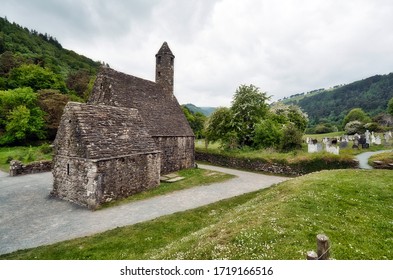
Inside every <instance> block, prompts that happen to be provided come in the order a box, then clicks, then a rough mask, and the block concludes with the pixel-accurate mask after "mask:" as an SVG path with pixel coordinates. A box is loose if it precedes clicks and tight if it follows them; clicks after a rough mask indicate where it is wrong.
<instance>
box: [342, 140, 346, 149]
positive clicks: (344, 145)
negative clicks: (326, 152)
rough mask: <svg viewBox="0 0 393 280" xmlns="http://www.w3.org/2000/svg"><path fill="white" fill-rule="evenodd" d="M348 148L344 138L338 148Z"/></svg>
mask: <svg viewBox="0 0 393 280" xmlns="http://www.w3.org/2000/svg"><path fill="white" fill-rule="evenodd" d="M345 148H348V141H346V140H344V141H341V142H340V149H345Z"/></svg>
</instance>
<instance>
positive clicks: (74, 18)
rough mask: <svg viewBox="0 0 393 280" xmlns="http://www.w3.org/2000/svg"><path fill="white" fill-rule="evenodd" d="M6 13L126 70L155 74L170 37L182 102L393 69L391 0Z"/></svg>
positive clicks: (22, 7) (145, 2) (290, 88)
mask: <svg viewBox="0 0 393 280" xmlns="http://www.w3.org/2000/svg"><path fill="white" fill-rule="evenodd" d="M0 16H2V17H4V16H6V17H7V18H8V20H9V21H11V22H13V21H15V22H16V23H18V24H20V25H22V26H24V27H27V28H29V29H36V30H37V31H39V32H41V33H48V34H50V35H52V36H53V37H56V38H57V40H58V41H59V42H60V43H61V44H62V45H63V47H64V48H67V49H71V50H74V51H76V52H77V53H80V54H83V55H85V56H87V57H90V58H92V59H94V60H99V61H104V62H106V63H109V65H110V66H111V67H112V68H114V69H116V70H119V71H122V72H125V73H127V74H131V75H134V76H138V77H141V78H145V79H148V80H154V70H155V69H154V68H155V57H154V55H155V54H156V53H157V51H158V49H159V48H160V46H161V45H162V43H163V42H164V41H167V42H168V44H169V46H170V48H171V50H172V52H173V53H174V55H175V56H176V58H175V95H176V96H177V98H178V100H179V102H180V103H181V104H184V103H193V104H195V105H198V106H229V105H230V102H231V100H232V96H233V94H234V92H235V90H236V88H237V87H238V86H239V85H241V84H247V85H248V84H254V85H256V86H258V87H259V88H260V89H261V90H262V91H264V92H267V94H268V95H271V96H272V101H274V100H278V99H280V98H283V97H287V96H290V95H292V94H296V93H301V92H307V91H310V90H313V89H317V88H329V87H331V86H335V85H338V84H345V83H350V82H352V81H355V80H360V79H363V78H367V77H369V76H372V75H375V74H388V73H390V72H393V29H392V26H393V1H391V0H372V1H371V0H345V1H344V0H241V1H239V0H111V1H107V0H34V1H31V0H2V1H1V8H0Z"/></svg>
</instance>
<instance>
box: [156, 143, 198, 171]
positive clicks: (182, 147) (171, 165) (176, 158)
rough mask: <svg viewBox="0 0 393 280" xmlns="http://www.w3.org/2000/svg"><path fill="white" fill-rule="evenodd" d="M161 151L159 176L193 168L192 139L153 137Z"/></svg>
mask: <svg viewBox="0 0 393 280" xmlns="http://www.w3.org/2000/svg"><path fill="white" fill-rule="evenodd" d="M153 139H154V141H155V143H156V145H157V146H158V148H159V150H160V151H161V174H168V173H171V172H174V171H178V170H181V169H185V168H191V167H194V164H195V153H194V145H195V143H194V137H153Z"/></svg>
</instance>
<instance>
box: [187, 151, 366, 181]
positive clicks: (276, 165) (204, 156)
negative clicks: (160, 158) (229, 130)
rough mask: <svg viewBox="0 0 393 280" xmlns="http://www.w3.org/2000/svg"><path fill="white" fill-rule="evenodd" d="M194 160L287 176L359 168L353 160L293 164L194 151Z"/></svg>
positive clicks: (306, 161)
mask: <svg viewBox="0 0 393 280" xmlns="http://www.w3.org/2000/svg"><path fill="white" fill-rule="evenodd" d="M195 160H197V161H203V162H208V163H211V164H215V165H219V166H224V167H229V168H238V169H245V170H250V171H260V172H268V173H274V174H282V175H288V176H300V175H304V174H307V173H311V172H315V171H321V170H325V169H346V168H359V163H358V162H357V161H354V160H341V159H338V160H322V159H314V160H304V161H302V162H298V163H296V164H293V165H289V164H286V163H280V162H266V161H264V160H263V159H249V158H237V157H231V156H228V155H220V154H212V153H207V152H201V151H196V152H195Z"/></svg>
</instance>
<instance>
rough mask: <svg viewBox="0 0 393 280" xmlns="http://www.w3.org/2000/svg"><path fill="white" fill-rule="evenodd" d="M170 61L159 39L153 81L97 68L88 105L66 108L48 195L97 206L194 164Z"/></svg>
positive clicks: (191, 136)
mask: <svg viewBox="0 0 393 280" xmlns="http://www.w3.org/2000/svg"><path fill="white" fill-rule="evenodd" d="M174 58H175V56H174V55H173V53H172V52H171V50H170V48H169V47H168V44H167V43H166V42H164V44H163V45H162V47H161V48H160V50H159V51H158V53H157V54H156V81H155V82H152V81H147V80H144V79H141V78H137V77H134V76H130V75H127V74H124V73H121V72H117V71H115V70H113V69H110V68H108V67H102V68H101V69H100V72H99V74H98V76H97V79H96V81H95V84H94V87H93V91H92V93H91V95H90V98H89V101H88V103H87V104H82V103H76V102H69V103H68V104H67V105H66V107H65V109H64V113H63V116H62V119H61V122H60V126H59V129H58V132H57V135H56V139H55V142H54V146H55V155H54V167H53V176H54V184H53V190H52V195H54V196H56V197H59V198H62V199H65V200H69V201H72V202H74V203H77V204H79V205H83V206H87V207H88V208H90V209H96V208H97V207H99V206H100V205H101V204H103V203H104V202H107V201H111V200H116V199H120V198H124V197H127V196H130V195H132V194H135V193H138V192H141V191H144V190H147V189H150V188H154V187H156V186H158V185H159V183H160V174H161V175H162V174H167V173H170V172H173V171H177V170H180V169H185V168H190V167H193V166H194V134H193V132H192V129H191V128H190V126H189V124H188V122H187V120H186V118H185V116H184V114H183V111H182V109H181V107H180V105H179V103H178V102H177V100H176V97H175V96H174V94H173V86H174V83H173V81H174Z"/></svg>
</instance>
